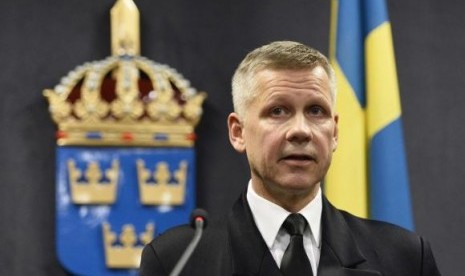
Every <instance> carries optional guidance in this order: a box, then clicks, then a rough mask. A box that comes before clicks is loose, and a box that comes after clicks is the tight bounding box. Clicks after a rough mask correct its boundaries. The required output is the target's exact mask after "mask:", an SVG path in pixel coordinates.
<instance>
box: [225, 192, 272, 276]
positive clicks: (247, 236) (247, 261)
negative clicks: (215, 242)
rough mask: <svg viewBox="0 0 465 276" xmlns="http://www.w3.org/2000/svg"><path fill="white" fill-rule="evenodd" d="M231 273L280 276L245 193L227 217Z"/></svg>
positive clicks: (237, 275)
mask: <svg viewBox="0 0 465 276" xmlns="http://www.w3.org/2000/svg"><path fill="white" fill-rule="evenodd" d="M228 230H229V243H230V248H231V256H232V270H233V275H236V276H239V275H241V276H245V275H263V276H265V275H266V276H274V275H276V276H281V272H280V271H279V268H278V266H277V265H276V262H275V261H274V259H273V256H272V255H271V253H270V251H269V250H268V247H267V246H266V243H265V241H264V240H263V238H262V236H261V234H260V231H259V230H258V228H257V226H256V225H255V222H254V220H253V217H252V212H251V211H250V207H249V205H248V203H247V200H246V197H245V193H243V194H242V195H241V198H240V199H239V200H238V201H237V202H236V203H235V204H234V206H233V209H232V212H231V213H230V215H229V218H228Z"/></svg>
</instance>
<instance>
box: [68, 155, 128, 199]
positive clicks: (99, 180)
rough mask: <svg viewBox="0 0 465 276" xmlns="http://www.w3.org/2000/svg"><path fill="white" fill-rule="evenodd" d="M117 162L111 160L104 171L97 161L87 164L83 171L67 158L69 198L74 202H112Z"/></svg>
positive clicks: (116, 179)
mask: <svg viewBox="0 0 465 276" xmlns="http://www.w3.org/2000/svg"><path fill="white" fill-rule="evenodd" d="M118 174H119V162H118V160H116V159H115V160H113V162H112V165H111V168H109V169H107V170H106V171H105V173H103V172H102V170H101V169H100V165H99V163H97V162H95V161H92V162H90V163H88V164H87V169H86V170H85V171H84V173H83V172H82V171H81V170H80V169H78V168H77V167H76V162H75V161H74V160H73V159H69V160H68V176H69V183H70V186H71V199H72V201H73V203H75V204H112V203H114V202H115V199H116V187H117V185H116V184H117V183H118Z"/></svg>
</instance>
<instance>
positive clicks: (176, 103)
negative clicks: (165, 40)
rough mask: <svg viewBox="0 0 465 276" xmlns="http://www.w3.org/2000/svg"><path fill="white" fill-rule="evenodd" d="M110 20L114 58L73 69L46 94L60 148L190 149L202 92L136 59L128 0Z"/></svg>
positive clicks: (134, 21) (134, 14)
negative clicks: (126, 146)
mask: <svg viewBox="0 0 465 276" xmlns="http://www.w3.org/2000/svg"><path fill="white" fill-rule="evenodd" d="M111 20H112V53H113V55H112V56H110V57H108V58H106V59H104V60H101V61H94V62H87V63H85V64H83V65H80V66H77V67H76V68H75V69H73V70H71V71H70V72H69V73H68V74H67V75H66V76H65V77H63V78H62V79H61V81H60V83H59V84H58V85H56V86H55V88H54V89H45V90H44V96H45V97H46V98H47V100H48V103H49V111H50V113H51V116H52V118H53V120H54V121H55V123H56V124H57V125H58V132H57V143H58V145H61V146H63V145H128V146H181V147H192V146H193V144H194V140H195V134H194V127H195V126H196V125H197V123H198V122H199V120H200V118H201V115H202V103H203V101H204V100H205V98H206V94H205V93H204V92H200V93H197V91H196V89H195V88H193V87H191V86H190V83H189V81H187V80H186V79H184V78H183V76H182V75H181V74H179V73H178V72H177V71H176V70H175V69H173V68H170V67H169V66H167V65H163V64H159V63H155V62H153V61H151V60H149V59H147V58H145V57H142V56H139V51H140V50H139V48H140V46H139V45H140V43H139V12H138V10H137V7H136V6H135V4H134V3H133V2H132V0H118V1H117V3H116V4H115V6H114V7H113V8H112V10H111Z"/></svg>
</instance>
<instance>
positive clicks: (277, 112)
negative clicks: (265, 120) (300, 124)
mask: <svg viewBox="0 0 465 276" xmlns="http://www.w3.org/2000/svg"><path fill="white" fill-rule="evenodd" d="M286 114H287V112H286V109H285V108H284V107H281V106H275V107H272V108H271V109H270V116H271V117H282V116H284V115H286Z"/></svg>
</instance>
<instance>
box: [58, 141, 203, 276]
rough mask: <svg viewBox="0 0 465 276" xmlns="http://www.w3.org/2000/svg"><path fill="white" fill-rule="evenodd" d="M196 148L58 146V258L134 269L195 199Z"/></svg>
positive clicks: (110, 270) (75, 269)
mask: <svg viewBox="0 0 465 276" xmlns="http://www.w3.org/2000/svg"><path fill="white" fill-rule="evenodd" d="M194 179H195V152H194V149H193V148H132V147H126V148H116V147H114V148H112V147H106V148H105V147H71V146H59V147H58V148H57V187H56V220H57V221H56V227H57V228H56V236H57V252H58V257H59V260H60V262H61V263H62V264H63V265H64V267H66V269H67V270H69V271H70V272H72V273H74V274H77V275H137V268H138V265H139V263H138V262H139V261H140V252H141V250H142V247H143V245H144V244H145V243H147V242H149V241H150V240H151V239H152V238H153V237H154V236H155V235H156V233H159V232H163V231H164V230H166V229H167V228H170V227H173V226H175V225H179V224H184V223H186V222H187V221H188V219H189V215H190V213H191V211H192V210H193V208H194V206H195V183H194Z"/></svg>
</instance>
